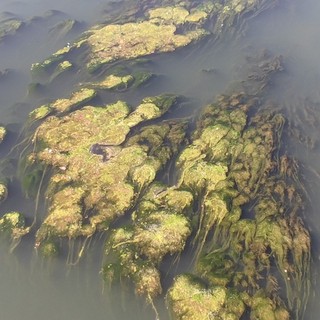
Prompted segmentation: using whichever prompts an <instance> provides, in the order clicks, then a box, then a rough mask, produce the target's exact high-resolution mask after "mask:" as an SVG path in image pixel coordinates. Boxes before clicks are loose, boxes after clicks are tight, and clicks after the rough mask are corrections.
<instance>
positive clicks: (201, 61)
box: [0, 0, 320, 320]
mask: <svg viewBox="0 0 320 320" xmlns="http://www.w3.org/2000/svg"><path fill="white" fill-rule="evenodd" d="M105 5H106V1H102V0H92V1H85V0H78V1H73V0H68V1H66V0H59V1H58V0H56V1H54V3H53V2H52V1H49V0H41V1H40V0H22V1H12V0H2V1H1V4H0V14H1V13H5V12H7V13H6V15H8V12H9V13H11V14H12V15H14V16H17V17H19V18H20V19H21V20H22V21H24V22H25V27H24V28H23V29H22V30H21V32H19V34H18V35H17V36H14V37H11V38H9V39H7V40H6V41H5V42H4V43H2V44H0V52H1V56H0V70H5V69H8V73H7V74H6V75H5V76H4V77H1V78H0V117H1V123H2V124H4V125H5V126H7V127H8V129H9V137H8V140H7V141H6V143H5V144H4V145H3V146H1V149H0V155H1V157H4V156H5V154H6V153H7V151H8V150H9V149H10V147H11V146H12V144H13V143H14V141H15V139H16V137H17V135H18V133H19V131H20V129H21V125H22V124H23V122H24V120H25V118H26V115H27V114H28V113H29V112H30V110H32V109H33V108H34V107H36V106H38V105H39V104H41V103H42V102H43V101H46V99H49V98H53V97H55V96H58V97H61V96H63V95H64V94H65V93H67V92H69V91H71V86H72V85H73V83H72V80H71V79H70V81H68V82H66V81H65V82H63V83H61V84H60V85H59V84H58V85H57V88H55V90H54V91H47V92H45V94H44V95H40V96H37V95H35V96H29V97H28V98H26V94H27V90H28V84H29V83H30V82H31V78H30V73H29V69H30V66H31V64H32V63H34V62H37V61H42V60H43V59H45V58H46V57H47V56H49V55H50V54H51V53H52V52H55V51H56V50H57V49H58V48H60V47H62V46H64V45H65V44H66V43H67V42H71V41H72V40H73V39H75V38H76V37H77V36H78V35H79V34H80V32H81V31H82V30H84V29H85V28H88V26H89V25H92V24H93V23H95V22H97V21H101V20H102V19H103V14H104V13H105V11H104V10H103V9H104V7H105ZM49 10H57V11H51V13H48V12H49ZM319 11H320V3H319V2H317V1H316V0H306V1H304V2H303V3H302V2H301V1H298V0H296V1H291V3H285V2H283V3H282V4H281V5H280V6H279V7H278V8H276V9H275V10H273V11H272V12H267V13H265V14H263V16H259V17H258V18H255V19H254V20H252V21H251V22H250V24H249V25H248V29H247V33H246V35H244V36H243V37H242V38H241V39H240V40H234V39H233V40H232V41H231V40H230V39H225V40H220V42H219V43H206V44H204V43H200V44H199V45H196V46H194V47H192V48H191V47H190V48H184V49H182V50H179V51H178V52H177V53H175V54H169V55H160V56H156V57H155V58H154V59H153V65H152V69H153V70H152V71H153V72H155V73H157V74H161V75H162V78H163V79H162V81H161V83H160V84H157V86H150V87H149V88H148V89H147V90H148V94H158V93H160V92H163V91H171V92H175V93H178V94H183V95H186V96H188V97H191V98H192V107H193V108H196V107H200V106H201V105H203V104H205V103H207V102H209V101H211V100H212V98H213V97H214V96H215V95H217V94H219V93H222V92H223V91H224V90H225V88H226V87H227V85H228V84H229V83H230V82H231V81H232V80H233V79H234V78H236V71H237V66H238V65H239V64H240V63H242V62H243V61H244V60H245V56H246V55H247V54H250V52H251V51H252V48H253V49H254V50H261V49H264V48H266V49H268V50H270V51H272V52H273V53H275V54H281V55H283V56H284V61H285V66H286V71H285V72H284V73H283V74H282V75H281V76H280V77H279V78H278V79H277V80H276V81H275V83H274V86H273V90H272V95H271V96H270V97H269V98H270V99H272V100H273V101H274V102H276V103H278V104H279V105H280V106H281V107H283V108H284V111H285V113H286V115H287V118H288V121H289V124H290V125H292V127H293V128H294V127H296V128H298V129H297V130H299V132H298V133H297V132H295V135H294V136H295V138H297V137H298V140H300V142H298V141H297V140H296V139H293V138H292V139H289V140H288V142H287V143H288V145H287V148H288V150H289V152H290V153H291V154H293V155H294V156H295V157H297V158H298V159H299V160H300V161H301V163H302V165H303V166H302V170H303V176H302V180H303V182H304V183H305V184H306V190H307V191H308V194H309V198H310V205H308V210H307V211H306V212H307V215H306V217H305V219H306V222H307V224H308V225H310V229H311V234H312V238H313V255H314V264H315V266H314V273H315V276H314V277H315V279H314V281H313V283H315V280H316V278H317V276H316V269H318V268H319V257H320V245H319V241H320V236H319V235H320V218H319V217H318V216H317V212H316V208H318V207H319V205H320V203H319V199H320V197H319V191H318V190H320V188H319V187H320V160H319V159H320V157H319V152H320V144H319V138H320V137H319V134H318V131H319V129H318V122H319V121H320V91H319V88H320V66H319V63H318V57H319V56H320V41H319V32H318V30H319V18H318V17H319ZM34 16H38V18H37V19H35V18H34ZM68 19H75V20H77V21H78V22H79V24H78V27H77V28H75V29H74V30H73V31H72V32H67V33H63V32H60V31H61V29H55V28H56V26H57V25H58V24H59V23H60V22H61V21H66V20H68ZM59 30H60V31H59ZM208 71H209V72H208ZM145 94H146V92H140V93H135V95H136V96H134V95H133V96H130V97H128V99H129V100H132V101H138V100H140V98H141V96H142V95H145ZM140 95H141V96H140ZM117 98H118V97H117V94H115V95H113V96H111V97H110V98H109V99H113V100H116V99H117ZM183 112H184V111H183V110H182V111H181V113H182V114H183ZM308 138H309V139H311V140H312V141H311V142H310V141H309V140H308ZM308 141H309V143H308ZM15 164H16V163H15V160H14V159H13V160H12V170H11V172H9V176H10V175H13V174H14V172H15V168H14V166H15ZM9 171H10V169H9ZM10 193H11V195H12V194H13V195H14V197H11V198H10V199H8V201H6V202H5V203H4V204H3V205H2V207H1V212H7V211H9V210H20V211H21V212H22V213H24V214H26V216H27V217H29V219H31V218H32V213H33V212H34V203H33V201H31V200H25V199H23V197H22V194H21V190H20V188H19V186H18V184H15V183H13V184H12V187H11V190H10ZM311 226H312V227H311ZM97 241H98V245H95V252H90V251H89V252H88V255H87V256H86V258H85V259H84V260H83V261H82V262H81V263H80V265H79V266H77V267H68V266H66V265H65V261H62V260H55V261H52V262H51V263H48V262H44V261H42V260H41V259H40V258H38V257H37V256H36V252H35V251H34V249H33V247H32V243H31V242H30V243H28V239H25V240H24V243H23V244H21V246H19V247H18V249H17V251H16V252H15V253H14V254H8V253H7V249H6V247H5V246H4V245H2V247H1V248H0V257H1V264H0V283H1V290H0V319H8V320H11V319H12V320H13V319H18V318H21V316H23V318H24V319H26V320H31V319H33V320H38V319H39V320H40V319H44V318H48V319H50V320H54V319H70V320H72V319H79V320H82V319H90V318H92V319H110V320H111V319H124V318H130V319H152V318H154V313H153V312H152V310H150V308H149V307H146V306H145V305H144V304H143V302H142V301H140V300H138V299H136V298H135V297H134V296H133V295H132V294H131V289H130V288H123V287H122V288H120V287H117V286H115V287H113V288H112V291H111V292H110V291H109V289H108V288H103V284H102V281H101V278H100V275H99V270H100V266H101V259H102V258H101V255H102V250H103V248H102V241H101V243H100V244H99V240H97ZM97 247H99V248H100V249H98V250H97ZM99 251H100V252H99ZM315 288H316V286H315ZM102 292H104V294H102ZM314 296H315V297H316V298H315V300H316V299H317V298H319V296H320V292H318V291H315V293H314ZM162 308H164V307H163V306H162ZM319 308H320V307H317V306H316V304H312V306H310V307H309V308H308V315H309V316H308V318H307V319H312V318H314V317H313V316H312V314H319V311H320V309H319ZM160 315H161V319H166V317H167V315H166V313H165V311H164V310H162V311H161V306H160Z"/></svg>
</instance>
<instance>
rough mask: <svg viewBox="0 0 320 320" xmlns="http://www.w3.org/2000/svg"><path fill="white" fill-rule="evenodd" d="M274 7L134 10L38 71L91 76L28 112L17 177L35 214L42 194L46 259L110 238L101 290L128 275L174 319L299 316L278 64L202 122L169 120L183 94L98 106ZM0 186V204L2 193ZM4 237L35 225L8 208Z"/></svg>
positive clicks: (300, 249) (300, 270)
mask: <svg viewBox="0 0 320 320" xmlns="http://www.w3.org/2000/svg"><path fill="white" fill-rule="evenodd" d="M272 3H273V2H272V1H271V2H267V1H263V0H261V1H258V0H257V1H254V0H248V1H238V0H233V1H231V0H230V1H224V2H221V1H217V2H212V1H201V2H200V1H199V3H198V1H196V2H195V3H194V2H191V1H190V2H189V1H186V2H183V3H180V2H179V3H177V4H176V5H170V6H169V5H168V6H167V5H166V1H164V5H163V6H159V7H158V6H156V7H154V8H149V7H148V6H146V7H139V9H141V10H138V9H137V10H136V11H135V12H134V14H133V16H135V14H136V15H138V13H139V14H140V16H138V17H139V19H138V21H135V20H133V21H131V20H130V22H122V23H114V24H113V23H109V24H107V25H103V26H97V27H96V28H93V29H92V30H89V31H88V32H86V33H85V34H84V35H83V37H82V38H81V39H80V40H79V41H77V42H75V43H74V44H72V45H68V46H67V47H65V48H63V49H61V50H59V51H58V52H56V53H55V54H53V55H52V56H51V57H49V58H48V59H46V60H45V61H44V62H42V63H36V64H34V65H33V66H32V71H33V73H34V74H35V76H37V75H38V76H39V75H40V76H43V74H47V76H48V78H49V79H51V80H53V79H54V78H56V77H57V76H59V75H60V74H61V73H63V72H64V71H66V70H70V72H74V71H76V72H79V71H80V73H81V74H85V77H89V79H88V81H87V82H86V83H85V84H83V83H82V84H81V85H80V86H79V87H81V88H78V87H77V88H76V89H75V90H74V92H73V93H71V94H70V96H69V98H61V99H57V100H55V101H51V102H49V103H47V104H43V105H41V106H40V107H38V108H36V109H35V110H33V111H32V112H31V113H30V114H29V123H28V124H29V125H30V130H33V131H32V134H31V138H30V139H27V140H28V142H29V143H30V145H27V146H26V147H25V149H24V150H23V152H22V154H21V161H20V167H21V168H20V169H21V170H20V172H21V177H20V178H21V181H22V186H23V187H24V189H25V193H26V196H29V197H34V198H35V199H36V207H37V206H38V202H39V197H40V194H41V191H42V190H45V198H46V201H47V213H46V216H45V217H44V219H43V221H41V223H40V227H39V228H37V229H36V230H34V226H36V225H37V224H35V223H33V224H32V227H33V229H32V231H33V232H34V234H35V248H37V249H39V251H40V252H41V253H42V255H43V256H46V257H51V256H55V255H57V254H58V253H59V245H58V243H59V240H61V239H68V240H69V243H70V242H71V241H77V240H79V241H82V242H81V243H82V246H81V249H80V250H79V251H78V252H77V253H76V254H74V253H72V254H71V255H70V256H72V257H76V258H75V259H73V260H72V259H69V260H68V262H69V263H75V262H77V260H78V259H80V258H81V256H82V255H83V253H84V251H85V247H86V245H87V243H88V242H87V239H89V238H91V237H93V236H94V235H95V234H97V233H99V232H100V233H102V232H105V233H106V234H107V241H106V245H105V262H104V266H103V270H102V271H103V272H102V273H103V276H104V278H105V280H106V281H109V282H112V281H115V280H117V279H118V280H119V279H121V278H123V279H129V280H130V281H132V282H133V283H134V286H135V291H136V293H137V294H139V295H144V296H145V297H146V298H147V300H148V301H149V302H150V303H151V304H152V306H154V305H153V301H154V299H155V298H156V297H157V296H159V295H160V294H162V293H165V295H166V300H167V303H168V306H169V308H170V312H171V313H172V316H173V318H174V319H195V320H196V319H199V320H200V319H232V320H233V319H235V320H236V319H240V318H242V317H243V316H244V315H245V314H250V319H260V320H269V319H275V320H277V319H279V320H280V319H281V320H282V319H284V320H285V319H289V318H294V319H299V318H301V315H302V314H303V312H304V308H305V305H306V301H307V298H308V292H309V285H310V283H309V282H310V279H309V268H310V236H309V233H308V231H307V230H306V229H305V227H304V225H303V221H302V219H301V218H300V214H301V212H302V210H303V198H302V196H301V192H300V189H299V188H300V187H301V185H300V183H299V178H298V171H297V169H298V166H297V165H296V163H295V162H294V161H293V160H291V159H290V158H289V157H288V156H287V155H286V154H283V153H282V149H281V148H280V145H281V138H282V130H283V128H284V124H285V121H286V120H285V118H284V116H283V115H282V114H280V113H278V112H276V111H275V109H274V108H273V109H272V108H270V107H269V106H268V105H267V103H266V102H265V101H264V99H263V94H264V93H265V92H266V90H267V89H268V84H269V81H270V79H271V78H272V77H273V76H274V74H276V73H278V72H281V71H282V70H283V67H282V64H281V59H280V58H278V57H275V58H274V57H269V56H266V55H262V56H260V57H259V58H257V59H256V60H255V59H253V60H252V61H253V62H252V63H253V66H252V67H250V68H251V69H250V68H249V71H248V74H247V75H246V78H245V79H244V81H243V82H242V83H241V85H239V86H238V87H240V89H233V90H232V91H231V92H229V93H226V94H225V95H223V96H220V97H218V98H217V100H216V101H215V102H214V103H212V104H210V105H208V106H206V107H204V108H203V109H202V112H201V114H200V115H199V116H198V117H197V118H196V122H195V124H194V123H191V122H190V119H188V118H186V119H174V111H175V108H176V107H177V106H179V105H180V104H181V100H182V99H181V97H180V96H179V95H177V94H167V93H164V94H161V95H156V96H148V97H144V98H143V99H142V100H141V101H140V102H139V103H137V104H136V105H130V104H129V103H127V102H126V99H125V97H121V99H120V98H118V97H117V100H116V101H113V102H111V103H109V102H108V103H104V102H102V100H103V97H104V95H103V91H104V90H105V89H108V90H117V91H118V93H119V95H120V94H122V92H121V91H125V90H126V89H128V88H129V87H130V88H132V89H134V88H137V87H138V86H139V85H141V84H143V83H145V82H146V81H148V80H149V79H150V78H151V77H152V73H151V72H149V71H148V70H142V71H141V70H138V71H136V70H135V69H134V68H128V67H127V65H125V63H127V62H128V61H127V60H133V62H134V60H135V59H136V58H140V57H144V56H147V55H151V54H154V53H164V52H171V51H174V50H176V49H177V48H180V47H184V46H186V45H188V44H190V43H191V42H194V41H196V40H199V39H201V38H203V37H204V36H208V37H211V38H212V39H215V38H216V37H219V36H221V35H222V33H223V32H224V31H228V30H231V31H232V28H233V27H240V25H236V23H240V22H241V21H242V20H241V19H242V18H243V17H247V16H254V15H255V14H257V13H259V12H261V11H262V10H264V9H266V8H268V7H270V6H271V5H272ZM142 8H143V10H142ZM135 17H136V16H135ZM121 63H123V64H124V65H125V66H123V68H122V69H121V68H119V69H118V70H116V67H117V64H120V65H121ZM83 66H84V67H83ZM119 70H120V71H119ZM98 71H99V72H98ZM92 78H94V80H92ZM97 78H98V80H97ZM108 93H110V91H108ZM166 175H167V176H169V179H168V181H169V182H168V181H167V180H166V179H164V178H163V177H164V176H166ZM0 187H1V188H2V190H0V201H3V200H5V198H6V197H7V189H6V185H4V184H1V185H0ZM116 222H117V223H116ZM0 231H1V232H3V233H5V234H9V236H10V237H11V238H12V239H13V240H14V241H17V240H20V238H21V237H22V236H23V235H24V234H26V233H28V232H29V231H30V227H25V220H24V218H23V216H22V215H21V214H20V213H17V212H11V213H7V214H5V215H3V216H2V218H1V219H0ZM62 243H63V242H62ZM70 250H71V248H70ZM186 251H188V252H189V254H190V256H192V262H190V268H189V273H187V274H177V275H176V277H175V278H174V279H173V280H172V283H171V284H170V288H166V287H163V281H162V280H163V271H162V269H161V267H162V263H163V262H164V261H168V259H172V260H174V261H175V262H177V261H178V260H179V256H180V255H181V254H183V253H184V252H186ZM280 288H282V290H281V289H280Z"/></svg>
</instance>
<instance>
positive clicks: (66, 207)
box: [28, 95, 184, 244]
mask: <svg viewBox="0 0 320 320" xmlns="http://www.w3.org/2000/svg"><path fill="white" fill-rule="evenodd" d="M175 101H176V97H175V96H171V95H167V96H166V95H164V96H158V97H149V98H145V99H143V101H142V102H141V104H140V105H139V106H138V107H137V108H136V109H135V110H134V111H131V110H130V107H129V106H128V105H127V104H126V103H124V102H121V101H119V102H117V103H115V104H113V105H107V106H105V107H90V106H87V107H84V108H82V109H81V110H77V111H74V112H72V113H70V114H69V115H68V116H64V117H62V118H58V117H55V116H52V117H49V118H48V119H47V120H46V121H44V122H43V123H42V124H41V125H40V126H39V128H38V130H37V132H36V134H35V136H34V143H35V146H38V150H37V152H35V153H32V154H31V155H30V156H29V157H28V162H29V164H30V165H33V166H34V165H36V164H37V162H39V164H41V165H49V166H52V167H53V168H54V171H53V175H52V176H51V179H50V183H49V187H48V191H47V194H48V197H49V199H50V205H49V214H48V216H47V218H46V219H45V220H44V222H43V224H42V226H41V227H40V229H39V230H38V232H37V244H39V243H41V242H42V241H43V240H45V239H50V238H54V237H68V238H75V237H78V236H91V235H92V234H94V233H95V231H96V230H98V229H105V228H107V227H108V225H109V223H110V222H112V221H113V220H114V219H115V218H116V217H118V216H120V215H122V214H124V213H125V212H126V210H128V209H129V208H130V207H131V206H132V205H133V203H134V201H135V199H136V198H137V197H138V196H139V193H140V191H141V190H142V189H143V188H144V187H146V186H148V184H150V183H151V182H152V181H153V180H154V179H155V176H156V174H157V172H158V171H159V170H160V169H161V168H162V167H163V166H164V165H165V163H166V162H167V161H168V160H169V159H170V158H171V157H172V156H173V154H174V153H175V152H177V148H178V146H179V145H180V143H181V141H182V140H183V139H184V124H181V123H180V124H179V123H173V124H172V123H170V122H167V123H165V124H162V125H161V126H160V125H152V126H147V127H145V128H142V129H141V131H139V132H137V133H136V134H134V135H133V136H132V137H131V138H130V139H129V140H128V141H127V142H125V140H126V137H127V135H128V133H129V132H130V128H131V127H133V126H136V125H137V124H139V123H141V122H143V121H146V120H151V119H155V118H158V117H160V116H161V115H162V114H163V113H165V112H166V111H167V110H168V109H169V108H170V107H171V106H172V105H173V104H174V103H175ZM146 132H147V134H146ZM164 141H166V143H165V144H164ZM124 142H125V144H124V145H121V144H123V143H124ZM155 149H156V150H155ZM159 155H160V156H159Z"/></svg>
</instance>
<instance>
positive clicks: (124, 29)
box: [86, 21, 206, 68]
mask: <svg viewBox="0 0 320 320" xmlns="http://www.w3.org/2000/svg"><path fill="white" fill-rule="evenodd" d="M205 34H206V32H205V31H204V30H201V29H199V30H194V31H189V32H187V33H186V34H177V33H176V26H175V25H174V24H170V25H157V24H155V23H152V22H150V21H143V22H141V23H126V24H123V25H107V26H105V27H103V28H101V29H97V30H92V34H91V35H90V36H89V37H88V39H87V40H86V41H87V43H88V44H89V45H90V48H91V54H90V60H91V61H90V62H89V64H88V67H89V68H90V67H93V66H95V65H97V64H104V63H108V62H111V61H115V60H119V59H133V58H137V57H140V56H145V55H149V54H152V53H157V52H170V51H174V50H175V49H176V48H179V47H183V46H186V45H188V44H189V43H191V42H192V41H194V40H197V39H199V38H201V37H202V36H204V35H205Z"/></svg>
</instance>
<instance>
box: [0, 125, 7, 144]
mask: <svg viewBox="0 0 320 320" xmlns="http://www.w3.org/2000/svg"><path fill="white" fill-rule="evenodd" d="M6 134H7V130H6V128H5V127H0V143H1V142H2V141H3V139H4V138H5V136H6Z"/></svg>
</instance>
